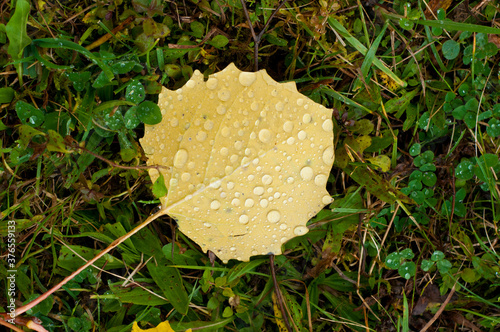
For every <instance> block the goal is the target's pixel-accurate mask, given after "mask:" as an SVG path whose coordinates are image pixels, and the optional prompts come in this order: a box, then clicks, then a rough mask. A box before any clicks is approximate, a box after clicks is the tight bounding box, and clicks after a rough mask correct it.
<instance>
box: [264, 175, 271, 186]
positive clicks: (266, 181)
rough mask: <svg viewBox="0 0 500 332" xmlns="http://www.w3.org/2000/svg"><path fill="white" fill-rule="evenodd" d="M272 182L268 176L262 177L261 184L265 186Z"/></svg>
mask: <svg viewBox="0 0 500 332" xmlns="http://www.w3.org/2000/svg"><path fill="white" fill-rule="evenodd" d="M272 182H273V177H272V176H271V175H269V174H266V175H264V176H263V177H262V183H263V184H265V185H268V184H271V183H272Z"/></svg>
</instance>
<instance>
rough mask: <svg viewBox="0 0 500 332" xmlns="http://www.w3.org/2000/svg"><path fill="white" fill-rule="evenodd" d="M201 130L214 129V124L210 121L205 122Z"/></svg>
mask: <svg viewBox="0 0 500 332" xmlns="http://www.w3.org/2000/svg"><path fill="white" fill-rule="evenodd" d="M203 128H205V129H206V130H212V129H213V128H214V122H213V121H211V120H207V121H206V122H205V124H204V125H203Z"/></svg>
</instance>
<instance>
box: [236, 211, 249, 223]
mask: <svg viewBox="0 0 500 332" xmlns="http://www.w3.org/2000/svg"><path fill="white" fill-rule="evenodd" d="M238 221H239V222H240V224H243V225H246V224H248V222H249V221H250V218H248V216H247V215H246V214H242V215H241V216H240V218H239V219H238Z"/></svg>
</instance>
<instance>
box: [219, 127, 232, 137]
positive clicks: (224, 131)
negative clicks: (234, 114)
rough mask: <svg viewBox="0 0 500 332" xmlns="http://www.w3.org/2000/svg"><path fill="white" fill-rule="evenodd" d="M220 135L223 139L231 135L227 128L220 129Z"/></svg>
mask: <svg viewBox="0 0 500 332" xmlns="http://www.w3.org/2000/svg"><path fill="white" fill-rule="evenodd" d="M220 133H221V135H222V136H224V137H229V135H231V129H230V128H229V127H224V128H222V130H221V131H220Z"/></svg>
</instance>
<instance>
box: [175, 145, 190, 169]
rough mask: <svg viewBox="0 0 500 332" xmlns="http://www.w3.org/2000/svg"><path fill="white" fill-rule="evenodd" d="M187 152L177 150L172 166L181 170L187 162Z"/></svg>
mask: <svg viewBox="0 0 500 332" xmlns="http://www.w3.org/2000/svg"><path fill="white" fill-rule="evenodd" d="M188 156H189V155H188V152H187V151H186V150H184V149H179V151H177V153H176V154H175V157H174V166H175V167H177V168H181V167H183V166H184V164H186V161H187V160H188Z"/></svg>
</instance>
